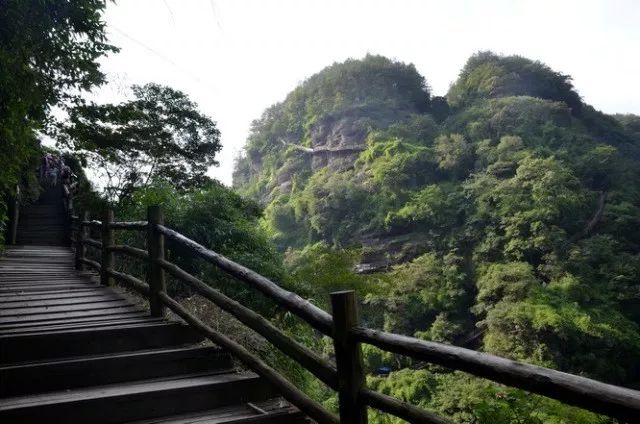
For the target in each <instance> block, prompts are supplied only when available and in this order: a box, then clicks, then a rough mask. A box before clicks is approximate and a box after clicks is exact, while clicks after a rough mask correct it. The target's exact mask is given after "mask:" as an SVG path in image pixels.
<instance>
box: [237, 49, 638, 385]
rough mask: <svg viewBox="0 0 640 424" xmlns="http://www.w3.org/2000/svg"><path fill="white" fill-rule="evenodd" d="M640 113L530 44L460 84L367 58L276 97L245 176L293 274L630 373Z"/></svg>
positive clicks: (383, 311) (401, 328) (242, 163)
mask: <svg viewBox="0 0 640 424" xmlns="http://www.w3.org/2000/svg"><path fill="white" fill-rule="evenodd" d="M639 122H640V118H639V117H637V116H634V115H616V116H610V115H606V114H604V113H601V112H598V111H597V110H596V109H595V108H593V107H592V106H590V105H587V104H585V103H584V102H583V101H582V100H581V98H580V96H579V94H578V93H577V92H576V90H575V89H574V87H573V85H572V84H571V78H570V77H569V76H567V75H564V74H561V73H558V72H556V71H554V70H552V69H551V68H549V67H548V66H546V65H544V64H543V63H540V62H538V61H533V60H529V59H526V58H522V57H519V56H500V55H496V54H494V53H491V52H480V53H477V54H475V55H473V56H472V57H471V58H470V59H469V61H468V62H467V64H466V65H465V67H464V69H463V70H462V72H461V73H460V76H459V77H458V79H457V80H456V81H455V82H454V83H453V84H452V86H451V88H450V90H449V93H448V94H447V96H446V98H443V97H431V95H430V92H429V89H428V85H427V83H426V82H425V79H424V78H423V77H421V76H420V75H419V74H418V73H417V72H416V70H415V68H414V67H413V66H412V65H406V64H402V63H398V62H393V61H390V60H388V59H384V58H382V57H379V56H368V57H366V58H364V59H362V60H349V61H346V62H344V63H340V64H334V65H332V66H330V67H328V68H325V69H324V70H323V71H321V72H320V73H318V74H316V75H314V76H313V77H311V78H309V79H308V80H307V81H305V82H304V83H302V84H301V85H300V86H299V87H297V88H296V89H295V90H294V91H293V92H292V93H290V94H289V95H288V96H287V97H286V99H285V100H284V101H283V102H282V103H279V104H277V105H275V106H273V107H271V108H270V109H268V110H267V111H266V112H265V114H264V115H263V116H262V118H261V119H259V120H258V121H256V122H255V123H254V126H253V130H252V133H251V135H250V137H249V139H248V141H247V146H246V155H244V156H243V157H242V158H240V159H239V160H238V163H237V166H236V171H235V175H234V177H235V178H234V185H235V186H236V188H237V189H238V190H239V191H240V192H241V193H242V194H244V195H245V196H249V197H252V198H254V199H256V200H258V201H259V202H261V203H262V204H263V205H264V206H265V215H264V218H263V221H262V224H263V227H264V228H265V229H266V230H267V231H268V233H269V234H270V235H271V238H272V239H273V240H274V241H275V243H276V245H277V246H278V247H279V248H280V249H281V251H283V252H286V258H287V264H288V265H289V267H290V269H291V270H293V272H294V275H296V276H297V277H299V278H302V279H304V280H306V281H308V283H309V285H310V286H312V287H314V289H317V290H325V289H326V290H329V289H334V288H336V287H340V286H341V283H344V286H357V287H359V290H361V293H362V294H363V295H364V296H366V298H367V305H369V306H371V308H370V309H369V312H368V314H369V315H368V319H369V320H371V321H373V322H375V323H377V324H379V325H381V326H384V327H385V328H386V329H388V330H392V331H396V332H401V333H405V334H411V335H416V336H419V337H424V338H428V339H432V340H439V341H443V340H444V341H449V342H454V343H459V344H465V345H468V346H472V347H476V348H481V349H485V350H488V351H491V352H494V353H498V354H501V355H505V356H510V357H513V358H517V359H522V360H526V361H530V362H534V363H539V364H543V365H547V366H552V367H557V368H560V369H563V370H566V371H570V372H579V373H585V374H588V375H591V376H594V377H598V378H603V379H605V380H608V381H611V382H626V383H629V384H631V383H632V382H634V381H635V382H637V381H638V379H639V378H640V374H639V373H640V369H638V367H637V365H638V363H639V362H638V361H637V358H639V357H640V315H638V313H637V310H638V307H639V306H640V298H638V295H637V293H638V276H639V275H640V255H639V252H640V231H639V228H640V225H639V224H640V221H639V220H638V217H640V189H639V187H640V166H639V165H640V163H639V162H638V158H640V155H639V153H640V138H639V137H638V128H639ZM325 269H327V270H325ZM328 270H330V273H329V271H328ZM336 280H339V281H336Z"/></svg>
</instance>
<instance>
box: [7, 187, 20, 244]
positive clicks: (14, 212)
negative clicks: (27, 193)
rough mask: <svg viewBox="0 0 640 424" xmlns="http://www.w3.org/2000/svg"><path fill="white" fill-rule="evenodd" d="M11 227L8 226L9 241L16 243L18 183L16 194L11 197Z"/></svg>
mask: <svg viewBox="0 0 640 424" xmlns="http://www.w3.org/2000/svg"><path fill="white" fill-rule="evenodd" d="M11 200H12V201H11V204H10V205H9V207H10V208H11V211H10V212H11V227H9V240H8V241H9V243H8V244H16V241H17V239H18V220H19V219H20V185H19V184H16V194H15V196H14V197H13V199H11Z"/></svg>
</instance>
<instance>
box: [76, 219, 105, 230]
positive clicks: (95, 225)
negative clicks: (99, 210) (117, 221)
mask: <svg viewBox="0 0 640 424" xmlns="http://www.w3.org/2000/svg"><path fill="white" fill-rule="evenodd" d="M80 225H81V226H87V227H93V228H101V227H102V221H97V220H95V219H93V220H90V221H88V220H87V221H82V222H80Z"/></svg>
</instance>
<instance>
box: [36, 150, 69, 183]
mask: <svg viewBox="0 0 640 424" xmlns="http://www.w3.org/2000/svg"><path fill="white" fill-rule="evenodd" d="M71 176H72V172H71V168H70V167H69V166H68V165H66V164H65V163H64V160H63V159H62V158H61V157H59V156H56V155H54V154H51V153H47V154H45V155H44V156H43V157H42V163H41V164H40V183H41V184H42V186H43V187H55V186H57V185H58V182H62V183H64V182H69V181H70V180H71Z"/></svg>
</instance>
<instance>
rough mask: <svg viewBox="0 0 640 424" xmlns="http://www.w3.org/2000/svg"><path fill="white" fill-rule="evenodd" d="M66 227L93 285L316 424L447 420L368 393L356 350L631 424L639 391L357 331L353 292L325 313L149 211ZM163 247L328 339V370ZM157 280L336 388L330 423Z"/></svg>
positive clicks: (639, 406) (335, 296)
mask: <svg viewBox="0 0 640 424" xmlns="http://www.w3.org/2000/svg"><path fill="white" fill-rule="evenodd" d="M75 220H76V222H77V225H76V226H75V233H76V234H75V235H74V240H75V244H74V246H75V249H76V252H75V253H76V256H75V257H76V266H77V267H78V269H82V268H83V267H84V266H85V265H87V266H89V267H90V268H92V269H94V270H96V271H97V272H98V273H99V274H100V276H101V281H103V283H105V284H111V283H112V281H114V280H115V281H119V282H121V283H123V284H126V285H128V286H129V287H131V288H133V289H134V290H137V291H138V292H139V293H141V294H142V295H144V296H146V297H147V298H148V299H149V303H150V309H151V315H154V316H164V313H165V309H166V308H168V309H170V310H171V311H173V312H174V313H175V314H176V315H178V316H179V317H180V318H182V319H183V320H184V321H185V322H186V323H188V324H189V325H191V326H192V327H193V328H195V329H196V330H197V331H199V332H201V333H202V334H203V335H204V336H205V337H207V338H208V339H210V340H211V341H212V342H213V343H215V344H217V345H219V346H220V347H222V348H223V349H226V350H227V351H228V352H229V353H231V354H232V355H234V356H235V357H236V358H237V359H238V360H239V361H240V362H242V363H243V364H244V365H245V366H246V367H248V368H249V369H251V370H253V371H254V372H256V373H257V374H259V375H261V376H262V377H263V378H265V380H267V381H268V382H270V383H271V384H272V385H273V386H274V388H276V389H277V390H278V391H279V392H280V394H281V395H282V396H283V397H284V398H286V399H287V400H288V401H289V402H291V403H292V404H293V405H295V406H297V407H298V408H299V409H300V410H301V411H303V412H304V413H306V414H307V415H308V416H309V417H311V418H312V419H314V420H315V421H317V422H319V423H321V424H323V423H331V424H334V423H343V424H364V423H366V422H367V408H368V407H373V408H376V409H378V410H380V411H382V412H385V413H388V414H391V415H395V416H397V417H399V418H402V419H404V420H406V421H408V422H411V423H430V424H433V423H436V424H442V423H446V422H448V421H447V420H446V419H445V418H442V417H439V416H437V415H435V414H433V413H432V412H429V411H425V410H424V409H421V408H419V407H416V406H414V405H411V404H408V403H406V402H403V401H401V400H398V399H395V398H392V397H390V396H387V395H384V394H382V393H378V392H375V391H373V390H370V389H368V388H367V387H366V384H365V372H364V367H363V364H362V353H361V344H362V343H366V344H370V345H373V346H376V347H378V348H380V349H383V350H386V351H389V352H394V353H396V354H400V355H405V356H409V357H411V358H414V359H417V360H421V361H425V362H429V363H433V364H438V365H442V366H446V367H448V368H451V369H455V370H460V371H464V372H467V373H470V374H472V375H475V376H478V377H482V378H487V379H489V380H493V381H495V382H498V383H501V384H505V385H508V386H512V387H517V388H520V389H523V390H527V391H529V392H532V393H537V394H540V395H544V396H547V397H550V398H553V399H557V400H559V401H562V402H564V403H567V404H570V405H574V406H577V407H580V408H584V409H587V410H590V411H593V412H596V413H600V414H604V415H608V416H610V417H613V418H617V419H619V420H622V421H623V422H626V421H628V422H633V421H634V420H635V419H637V417H640V392H638V391H635V390H631V389H626V388H623V387H617V386H613V385H610V384H605V383H601V382H599V381H595V380H591V379H588V378H584V377H579V376H575V375H571V374H567V373H563V372H559V371H555V370H551V369H547V368H542V367H537V366H534V365H528V364H524V363H519V362H515V361H512V360H509V359H505V358H500V357H497V356H494V355H490V354H486V353H482V352H476V351H473V350H469V349H464V348H460V347H456V346H451V345H446V344H441V343H435V342H428V341H424V340H419V339H416V338H413V337H407V336H401V335H398V334H391V333H386V332H383V331H378V330H372V329H368V328H364V327H362V326H361V325H360V322H359V316H358V302H357V299H356V296H355V294H354V292H353V291H342V292H336V293H332V294H331V305H332V310H333V315H331V314H329V313H327V312H326V311H324V310H322V309H320V308H318V307H317V306H315V305H313V304H312V303H311V302H309V301H307V300H306V299H303V298H302V297H300V296H298V295H297V294H295V293H292V292H290V291H287V290H285V289H283V288H282V287H280V286H279V285H278V284H276V283H274V282H273V281H271V280H269V279H268V278H266V277H264V276H262V275H260V274H258V273H256V272H254V271H252V270H250V269H248V268H246V267H244V266H242V265H240V264H237V263H235V262H233V261H231V260H230V259H227V258H225V257H224V256H222V255H220V254H219V253H216V252H214V251H212V250H210V249H208V248H206V247H205V246H202V245H201V244H199V243H197V242H195V241H193V240H191V239H189V238H187V237H185V236H184V235H182V234H180V233H178V232H176V231H174V230H172V229H170V228H167V227H165V226H164V222H163V216H162V212H161V210H160V209H159V208H158V207H150V208H149V210H148V214H147V221H136V222H114V221H113V215H112V214H111V213H110V212H106V213H105V214H104V215H103V220H102V221H92V220H90V219H89V217H88V215H87V214H84V215H83V216H82V218H80V217H75ZM88 229H94V230H100V233H101V237H102V240H100V241H98V240H95V239H91V238H89V234H88V232H87V230H88ZM114 230H128V231H143V232H145V233H146V250H145V249H140V248H136V247H132V246H127V245H117V244H115V242H114ZM165 239H166V240H169V241H170V242H171V243H175V244H176V245H179V246H180V247H181V248H183V249H185V250H186V251H188V252H190V253H191V254H193V255H194V256H197V257H199V258H201V259H203V260H205V261H207V262H209V263H211V264H213V265H215V266H216V267H217V268H218V269H220V270H222V271H224V272H225V273H227V274H228V275H230V276H232V277H234V278H236V279H238V280H240V281H242V282H244V283H246V284H247V285H249V286H250V287H252V288H254V289H256V290H258V291H260V292H261V293H263V294H264V295H266V296H267V297H269V298H270V299H272V300H273V301H274V302H275V303H277V304H278V305H280V306H282V307H283V308H285V309H286V310H287V311H289V312H292V313H294V314H295V315H297V316H298V317H300V318H302V319H303V320H304V321H306V322H307V323H308V324H309V325H310V326H311V327H313V328H315V329H316V330H317V331H319V332H320V333H322V334H324V335H327V336H329V337H331V338H332V339H333V343H334V348H335V359H336V361H335V362H336V363H335V365H334V364H333V363H332V362H331V361H329V360H327V359H325V358H323V357H321V356H320V355H318V354H316V353H315V352H313V351H312V350H310V349H308V348H307V347H306V346H304V345H302V344H300V343H298V342H297V341H295V340H294V339H292V338H291V337H290V336H288V335H287V334H286V333H285V332H283V331H282V330H280V329H278V328H277V327H275V326H274V325H273V324H272V323H271V322H270V321H269V320H267V319H266V318H264V317H262V316H261V315H259V314H258V313H256V312H255V311H253V310H251V309H250V308H247V307H246V306H243V305H241V304H240V303H239V302H237V301H235V300H233V299H231V298H229V297H228V296H226V295H224V294H222V293H221V292H220V291H219V290H216V289H214V288H213V287H211V286H209V285H207V284H206V283H205V282H204V281H202V280H200V279H199V278H196V277H194V276H193V275H191V274H189V273H188V272H186V271H185V270H183V269H181V268H180V267H179V266H177V265H176V264H174V263H172V262H170V261H169V260H167V258H166V257H165ZM86 247H91V248H94V249H99V251H100V255H99V257H100V258H101V261H100V262H97V261H94V260H91V259H88V258H86V257H85V255H86ZM114 254H123V255H126V256H128V257H132V258H135V259H139V260H142V261H143V262H144V263H146V265H147V281H146V282H144V281H142V280H140V279H138V278H136V277H134V276H132V275H129V274H126V273H123V272H119V271H116V270H115V258H114ZM166 274H169V275H171V276H173V277H174V278H175V279H176V280H178V281H180V282H182V283H184V284H187V285H188V286H189V287H190V288H191V289H193V290H194V291H195V292H196V293H198V294H199V295H201V296H202V297H204V298H206V299H208V300H209V301H211V302H212V303H214V304H215V305H217V306H218V307H219V308H221V309H222V310H224V311H226V312H228V313H230V314H231V315H233V316H234V317H235V318H237V319H238V320H239V321H240V322H241V323H243V324H244V325H246V326H247V327H249V328H250V329H252V330H253V331H255V332H257V333H258V334H260V335H262V336H263V337H264V338H265V339H266V340H267V341H268V342H270V343H271V344H272V345H273V346H275V347H276V348H278V349H279V350H280V351H282V352H283V353H284V354H286V355H287V356H289V357H290V358H292V359H293V360H295V361H296V362H298V363H299V364H300V365H302V366H303V367H304V368H305V369H307V370H308V371H310V372H311V373H312V374H313V375H314V376H316V377H317V378H318V379H319V380H320V381H322V382H323V383H324V384H326V385H327V386H328V387H329V388H331V389H333V390H336V391H337V393H338V401H339V416H336V415H334V414H333V413H331V412H329V411H327V410H326V409H325V408H324V407H323V406H322V405H320V404H319V403H318V402H316V401H314V400H313V399H311V398H310V397H309V396H307V395H306V394H305V393H303V392H302V391H301V390H299V389H298V388H297V387H295V386H294V385H293V384H292V383H291V382H289V381H288V380H287V379H286V378H284V377H283V376H282V375H281V374H279V373H278V372H277V371H276V370H274V369H273V368H272V367H270V366H269V365H268V364H266V363H265V362H264V361H262V360H261V359H260V358H258V357H257V356H255V355H254V354H252V353H251V352H249V351H248V350H247V349H246V348H244V347H243V346H241V345H240V344H238V343H237V342H235V341H233V340H232V339H230V338H229V337H228V336H226V335H224V334H221V333H220V332H218V331H216V330H214V329H213V328H211V327H210V326H208V325H207V324H206V323H204V322H203V321H202V320H200V319H199V318H198V317H196V316H195V315H193V314H192V313H191V312H189V311H188V310H187V309H186V308H185V307H184V306H182V305H181V304H180V303H179V302H177V301H176V300H175V299H173V298H171V297H170V296H169V295H168V294H167V290H166Z"/></svg>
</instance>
